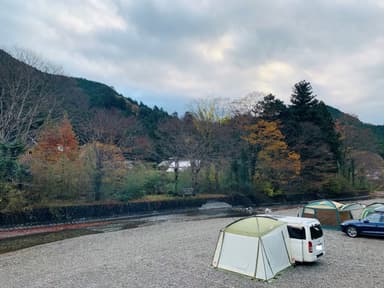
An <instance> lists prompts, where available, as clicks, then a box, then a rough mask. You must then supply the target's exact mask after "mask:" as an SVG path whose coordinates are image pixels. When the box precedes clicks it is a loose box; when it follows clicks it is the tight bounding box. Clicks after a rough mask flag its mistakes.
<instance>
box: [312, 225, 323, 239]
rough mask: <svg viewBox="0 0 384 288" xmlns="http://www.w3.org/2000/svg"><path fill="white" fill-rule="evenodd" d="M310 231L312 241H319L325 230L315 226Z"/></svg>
mask: <svg viewBox="0 0 384 288" xmlns="http://www.w3.org/2000/svg"><path fill="white" fill-rule="evenodd" d="M309 230H310V231H311V238H312V239H317V238H320V237H322V236H323V230H322V229H321V226H320V225H313V226H311V228H310V229H309Z"/></svg>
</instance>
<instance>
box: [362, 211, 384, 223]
mask: <svg viewBox="0 0 384 288" xmlns="http://www.w3.org/2000/svg"><path fill="white" fill-rule="evenodd" d="M380 217H381V214H379V213H373V214H371V215H368V216H367V218H365V219H366V220H369V221H370V222H379V221H380Z"/></svg>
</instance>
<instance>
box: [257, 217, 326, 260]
mask: <svg viewBox="0 0 384 288" xmlns="http://www.w3.org/2000/svg"><path fill="white" fill-rule="evenodd" d="M264 217H269V218H273V219H276V220H279V221H283V222H285V223H287V229H288V235H289V239H290V245H291V250H292V258H293V260H294V261H295V262H315V261H317V259H318V258H319V257H321V256H323V255H324V253H325V252H324V237H323V230H322V228H321V225H320V222H319V220H317V219H314V218H304V217H291V216H281V215H271V214H265V215H264Z"/></svg>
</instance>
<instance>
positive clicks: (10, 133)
mask: <svg viewBox="0 0 384 288" xmlns="http://www.w3.org/2000/svg"><path fill="white" fill-rule="evenodd" d="M0 59H3V58H0ZM2 61H5V60H2ZM2 64H4V65H2V67H8V68H9V67H10V66H9V65H7V63H2ZM19 68H20V69H19V70H17V69H16V70H15V69H4V68H3V69H1V70H0V73H1V77H0V91H1V94H0V105H1V110H0V111H1V112H0V210H1V211H15V210H16V211H18V210H21V209H27V208H28V207H35V206H39V205H40V206H41V205H42V206H44V205H45V206H47V205H48V206H49V205H62V204H63V203H72V204H73V203H79V202H82V203H84V202H85V203H94V202H100V201H102V202H106V201H129V200H133V199H140V198H143V197H148V196H150V195H163V196H167V197H174V196H177V195H180V193H182V191H183V189H185V188H192V189H193V191H194V193H197V194H199V193H203V194H218V193H220V194H229V195H234V194H241V195H245V196H247V197H249V198H250V199H251V200H254V201H263V200H265V199H276V198H278V199H280V200H284V199H287V198H289V197H291V196H295V197H298V196H299V197H300V196H303V197H305V196H306V195H315V196H318V197H325V196H327V197H328V196H332V197H334V196H337V195H339V194H342V193H353V191H355V190H357V189H363V188H367V184H366V182H365V181H364V179H355V177H354V176H353V175H354V173H351V171H353V162H351V161H348V159H349V158H348V157H349V155H348V153H347V152H346V151H347V150H346V149H345V142H344V141H343V138H342V137H341V136H342V135H343V130H342V127H338V126H337V125H335V122H334V120H333V118H332V117H331V115H330V113H329V111H328V109H327V107H326V105H325V104H324V103H323V102H321V101H318V100H317V99H316V95H315V94H314V93H313V91H312V87H311V84H310V83H309V82H307V81H301V82H298V83H296V84H295V85H294V86H293V89H292V94H291V99H290V104H288V105H286V104H284V103H283V102H282V101H281V100H279V99H278V98H276V96H274V95H272V94H269V95H263V96H260V95H255V94H251V96H250V97H248V98H246V99H244V100H243V101H240V102H232V103H222V102H220V101H219V100H217V99H214V100H205V101H199V102H197V103H195V105H194V106H193V108H192V109H191V111H189V112H186V113H185V114H184V115H183V117H178V115H172V116H170V115H168V114H166V113H165V112H164V111H162V110H161V109H159V108H157V107H155V108H154V109H149V108H148V107H146V106H145V105H143V104H142V103H140V104H138V105H130V106H129V107H128V108H129V109H128V108H127V102H124V101H123V100H122V99H121V98H120V97H118V99H117V100H116V99H115V100H114V99H113V97H115V96H114V95H112V94H111V95H109V94H108V97H107V98H108V99H107V100H108V101H107V100H105V101H107V102H108V103H109V104H108V105H109V106H108V107H104V106H103V105H104V104H102V103H104V102H105V101H104V100H103V97H102V95H101V94H102V93H101V92H100V90H97V91H98V92H97V93H99V94H100V93H101V94H100V95H99V94H97V97H96V98H93V99H94V102H92V103H91V104H92V105H91V107H92V108H91V109H92V110H87V111H84V113H88V114H89V121H84V120H81V119H82V118H76V117H75V116H76V115H74V114H70V113H66V112H63V111H62V110H61V111H60V110H57V109H55V104H57V103H58V101H60V100H59V98H54V95H57V93H56V94H55V91H54V89H53V88H52V87H54V86H52V81H50V79H51V78H49V77H48V76H47V75H49V74H44V73H42V72H39V71H36V69H35V68H31V67H30V66H20V67H19ZM31 69H32V70H31ZM36 73H37V74H36ZM47 77H48V78H47ZM91 84H92V83H90V82H84V81H83V82H82V84H81V85H83V86H86V87H87V89H88V91H90V92H89V93H92V91H95V90H92V89H94V87H93V86H91ZM56 87H57V86H56ZM89 87H93V88H89ZM102 88H103V89H107V88H106V87H104V86H103V87H102ZM36 99H38V101H36ZM103 101H104V102H103ZM100 103H101V104H100ZM136 104H137V103H136ZM116 105H117V106H116ZM124 109H125V110H124ZM127 109H128V110H127ZM55 111H56V112H55ZM57 111H60V112H57ZM78 119H80V120H78ZM161 160H168V163H171V162H172V163H173V166H172V171H171V172H167V171H165V170H162V169H161V168H159V166H158V164H159V162H161ZM181 161H187V162H188V163H189V168H188V169H185V168H183V167H181V166H180V163H182V162H181Z"/></svg>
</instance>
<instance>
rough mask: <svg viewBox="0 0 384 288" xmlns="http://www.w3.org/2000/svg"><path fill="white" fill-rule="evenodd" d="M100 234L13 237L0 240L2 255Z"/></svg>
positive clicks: (76, 232)
mask: <svg viewBox="0 0 384 288" xmlns="http://www.w3.org/2000/svg"><path fill="white" fill-rule="evenodd" d="M95 233H99V232H96V231H90V230H87V229H75V230H63V231H58V232H49V233H39V234H33V235H26V236H19V237H12V238H7V239H2V240H0V254H2V253H6V252H11V251H16V250H20V249H24V248H28V247H32V246H36V245H40V244H45V243H50V242H55V241H60V240H64V239H68V238H74V237H79V236H83V235H88V234H95Z"/></svg>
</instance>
